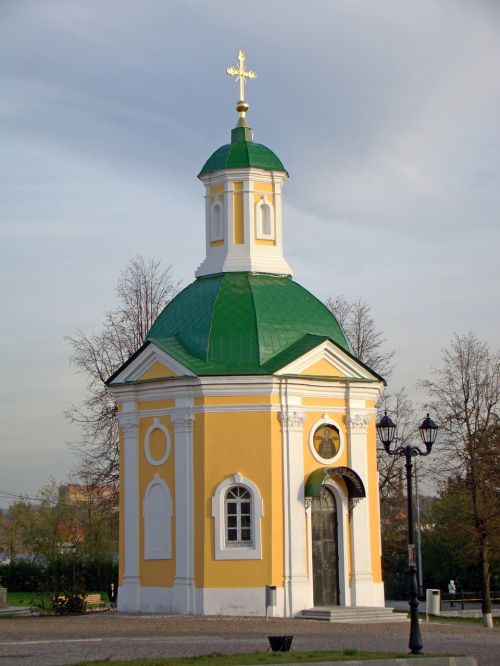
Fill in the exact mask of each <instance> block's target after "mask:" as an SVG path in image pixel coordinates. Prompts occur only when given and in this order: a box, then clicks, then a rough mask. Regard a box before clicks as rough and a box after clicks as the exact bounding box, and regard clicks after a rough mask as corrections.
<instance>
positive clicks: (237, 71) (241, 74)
mask: <svg viewBox="0 0 500 666" xmlns="http://www.w3.org/2000/svg"><path fill="white" fill-rule="evenodd" d="M238 61H239V63H240V66H239V67H228V68H227V69H226V72H227V73H228V74H229V75H230V76H236V78H237V79H239V82H240V102H243V101H244V100H245V77H247V78H249V79H255V77H256V76H257V74H256V73H255V72H252V70H250V69H249V70H248V71H246V70H245V54H244V52H243V51H241V50H240V51H239V52H238Z"/></svg>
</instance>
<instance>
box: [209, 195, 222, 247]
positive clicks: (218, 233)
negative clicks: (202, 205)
mask: <svg viewBox="0 0 500 666" xmlns="http://www.w3.org/2000/svg"><path fill="white" fill-rule="evenodd" d="M216 209H218V211H219V213H218V215H219V222H220V225H219V229H216V228H215V210H216ZM221 240H224V206H223V205H222V202H221V201H220V200H219V199H216V200H215V201H214V202H213V204H212V205H211V207H210V242H211V243H212V242H214V241H221Z"/></svg>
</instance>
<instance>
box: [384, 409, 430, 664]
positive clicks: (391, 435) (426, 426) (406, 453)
mask: <svg viewBox="0 0 500 666" xmlns="http://www.w3.org/2000/svg"><path fill="white" fill-rule="evenodd" d="M396 428H397V425H396V424H395V423H394V422H393V421H392V420H391V419H390V417H389V416H387V412H384V416H383V417H382V418H381V419H380V421H379V422H378V423H377V432H378V436H379V439H380V441H381V442H382V444H383V445H384V449H385V451H386V453H388V454H389V455H390V456H401V457H404V458H406V465H405V467H406V495H407V502H408V577H409V581H410V600H409V602H408V603H409V605H410V640H409V642H408V647H409V648H410V651H411V654H420V653H421V652H422V648H423V643H422V636H421V634H420V625H419V622H418V583H417V566H416V563H415V543H414V539H413V536H414V530H413V501H412V498H413V492H412V477H413V463H412V458H413V457H414V456H428V455H429V453H430V452H431V450H432V445H433V444H434V442H435V441H436V436H437V431H438V426H437V425H436V424H435V423H434V421H433V420H432V419H431V417H430V416H429V414H427V416H426V417H425V419H424V420H423V421H422V423H421V424H420V426H419V428H418V430H419V433H420V438H421V439H422V443H423V444H424V446H425V451H422V450H421V449H419V447H418V446H411V445H410V444H407V445H406V446H396V448H394V449H391V444H392V443H393V441H394V440H395V439H396Z"/></svg>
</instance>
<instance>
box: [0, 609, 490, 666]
mask: <svg viewBox="0 0 500 666" xmlns="http://www.w3.org/2000/svg"><path fill="white" fill-rule="evenodd" d="M421 627H422V635H423V640H424V647H425V651H426V652H433V653H455V654H469V655H473V656H474V657H476V659H477V661H478V664H479V666H498V664H499V663H500V659H499V655H500V629H499V628H495V629H493V630H492V631H489V630H486V629H483V628H482V627H481V626H477V625H464V624H444V623H443V624H429V625H427V624H425V623H423V624H422V625H421ZM408 631H409V627H408V625H407V624H381V625H373V624H364V625H353V624H330V623H323V622H315V621H308V620H282V619H272V620H269V621H267V622H266V620H264V619H261V618H237V619H236V618H225V617H207V618H201V617H180V616H165V615H163V616H162V615H140V616H126V615H121V614H117V613H106V614H93V615H85V616H76V617H60V618H59V617H27V618H11V619H9V618H3V619H1V620H0V664H1V666H65V665H67V664H73V663H75V662H78V661H81V660H88V661H90V660H94V659H105V658H109V657H111V659H118V658H133V657H173V656H183V655H197V654H210V653H212V652H223V653H227V652H235V653H238V652H252V651H264V650H266V649H267V647H268V641H267V636H268V635H270V634H292V635H293V636H294V641H293V648H295V649H296V650H326V649H331V650H339V649H346V648H356V649H365V650H388V651H394V652H401V653H406V652H407V641H408Z"/></svg>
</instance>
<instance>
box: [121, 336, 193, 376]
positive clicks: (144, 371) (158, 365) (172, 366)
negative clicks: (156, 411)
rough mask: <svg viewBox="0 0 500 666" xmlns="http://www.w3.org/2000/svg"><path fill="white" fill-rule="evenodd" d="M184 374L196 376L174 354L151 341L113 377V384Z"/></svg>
mask: <svg viewBox="0 0 500 666" xmlns="http://www.w3.org/2000/svg"><path fill="white" fill-rule="evenodd" d="M182 376H184V377H185V376H190V377H194V376H195V375H194V374H193V373H192V372H191V370H188V368H186V367H185V366H184V365H182V364H181V363H179V361H176V360H175V359H174V358H172V356H170V355H169V354H166V353H165V352H164V351H162V350H161V349H159V348H158V347H156V346H155V345H154V344H152V343H149V344H148V345H146V346H145V347H144V348H143V349H142V350H140V351H139V353H138V354H137V356H136V357H135V358H133V359H132V360H131V361H130V362H129V363H128V364H126V365H125V366H124V367H123V369H122V370H121V371H120V372H119V373H118V374H117V375H116V376H115V377H113V380H112V381H111V386H113V385H114V384H122V383H124V382H137V381H148V380H151V379H169V378H172V377H182Z"/></svg>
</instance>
